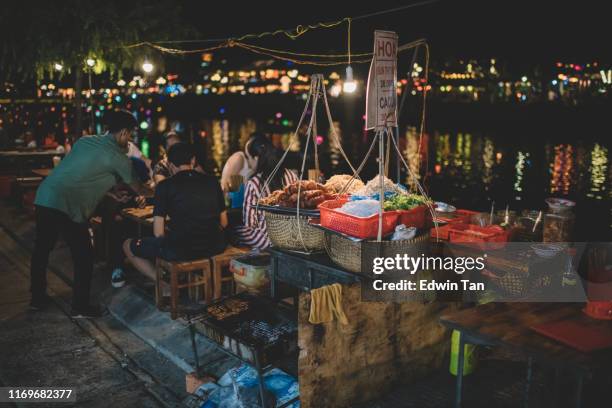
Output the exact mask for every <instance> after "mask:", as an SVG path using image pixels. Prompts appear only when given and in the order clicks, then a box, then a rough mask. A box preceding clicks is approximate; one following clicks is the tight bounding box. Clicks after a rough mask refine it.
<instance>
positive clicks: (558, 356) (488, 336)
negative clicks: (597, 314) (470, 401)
mask: <svg viewBox="0 0 612 408" xmlns="http://www.w3.org/2000/svg"><path fill="white" fill-rule="evenodd" d="M582 307H583V304H581V303H580V304H578V303H575V304H574V303H489V304H486V305H481V306H477V307H473V308H470V309H464V310H462V311H459V312H455V313H452V314H449V315H443V316H442V317H440V323H441V324H442V325H444V326H446V327H448V328H450V329H453V330H457V331H459V332H460V333H461V337H460V341H459V356H458V359H459V361H458V368H457V382H456V395H455V407H460V406H461V392H462V382H463V360H464V345H465V344H481V345H482V344H484V345H489V346H502V347H507V348H508V349H511V350H513V351H515V352H519V353H520V354H523V355H525V356H526V357H527V359H528V360H527V361H528V367H527V383H526V387H525V401H524V402H525V405H527V403H528V399H529V393H528V392H529V386H530V382H531V363H532V361H533V360H536V361H539V362H542V363H544V364H546V365H548V366H552V367H570V368H572V369H573V370H574V371H575V373H576V394H575V402H574V403H575V406H577V407H580V406H581V399H582V395H581V394H582V383H583V380H584V378H585V377H587V378H588V377H590V376H591V373H592V372H593V371H594V369H596V368H599V367H602V366H606V365H609V364H610V362H612V349H605V350H600V351H596V352H591V353H583V352H580V351H578V350H576V349H574V348H572V347H569V346H566V345H564V344H562V343H560V342H557V341H555V340H553V339H551V338H549V337H547V336H543V335H541V334H538V333H537V332H535V331H534V330H532V329H531V327H532V326H534V325H538V324H542V323H546V322H553V321H559V320H565V321H575V322H580V323H584V324H587V325H602V326H608V327H609V325H610V324H612V323H611V322H609V321H598V320H594V319H591V318H589V317H588V316H586V315H585V314H584V313H583V312H582V310H581V309H582Z"/></svg>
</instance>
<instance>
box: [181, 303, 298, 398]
mask: <svg viewBox="0 0 612 408" xmlns="http://www.w3.org/2000/svg"><path fill="white" fill-rule="evenodd" d="M190 320H191V323H192V324H193V325H194V326H195V328H196V329H197V330H198V331H199V332H201V333H202V334H204V335H205V336H206V337H208V338H209V339H211V340H212V341H214V342H215V343H217V344H218V345H219V346H220V348H221V350H223V351H225V352H227V353H229V354H231V355H233V356H234V357H236V358H238V359H240V360H242V361H244V362H245V363H247V364H250V365H252V366H253V367H255V369H256V370H257V373H258V376H259V391H260V395H261V401H262V406H263V407H265V400H264V392H263V390H264V387H263V373H264V372H266V371H267V370H268V369H270V368H272V366H273V364H277V363H279V362H281V361H284V360H286V359H287V356H295V355H296V353H297V315H296V311H295V309H293V308H291V307H289V306H287V305H283V304H281V303H276V302H273V301H272V300H270V299H267V298H263V297H256V296H253V295H251V294H248V293H239V294H236V295H233V296H227V297H225V298H222V299H220V300H218V301H215V302H213V303H211V304H209V305H208V306H207V307H206V308H205V309H204V311H203V312H202V313H200V314H198V315H196V316H192V317H191V319H190ZM291 374H293V375H297V373H291ZM289 402H292V401H289ZM289 402H288V403H289ZM284 405H286V404H284Z"/></svg>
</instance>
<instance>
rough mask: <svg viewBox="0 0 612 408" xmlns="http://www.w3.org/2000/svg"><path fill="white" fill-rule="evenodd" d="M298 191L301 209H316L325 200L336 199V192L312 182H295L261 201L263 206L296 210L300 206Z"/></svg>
mask: <svg viewBox="0 0 612 408" xmlns="http://www.w3.org/2000/svg"><path fill="white" fill-rule="evenodd" d="M298 189H299V190H300V197H299V198H300V199H299V202H300V208H304V209H315V208H317V206H318V205H319V204H321V203H322V202H323V201H325V200H332V199H334V198H336V195H335V194H334V191H333V190H331V189H328V188H326V187H325V186H324V185H322V184H319V183H317V182H314V181H311V180H303V181H301V182H300V181H295V182H293V183H291V184H290V185H288V186H287V187H285V188H284V189H282V190H276V191H274V192H272V193H271V194H270V195H269V196H267V197H265V198H263V199H261V200H260V201H259V203H260V204H262V205H271V206H273V205H278V206H280V207H289V208H296V207H297V205H298Z"/></svg>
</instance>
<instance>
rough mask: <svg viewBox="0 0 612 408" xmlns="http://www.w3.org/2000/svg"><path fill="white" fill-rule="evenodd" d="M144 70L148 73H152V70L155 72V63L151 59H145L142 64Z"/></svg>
mask: <svg viewBox="0 0 612 408" xmlns="http://www.w3.org/2000/svg"><path fill="white" fill-rule="evenodd" d="M142 70H143V71H144V72H146V73H147V74H150V73H151V72H153V64H151V63H150V62H149V61H145V62H144V63H143V64H142Z"/></svg>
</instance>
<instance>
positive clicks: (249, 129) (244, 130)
mask: <svg viewBox="0 0 612 408" xmlns="http://www.w3.org/2000/svg"><path fill="white" fill-rule="evenodd" d="M256 130H257V124H256V123H255V121H254V120H253V119H247V120H245V122H244V123H243V124H241V125H240V138H239V139H238V145H239V146H240V149H241V150H242V149H243V148H244V145H245V144H246V142H247V140H249V137H250V136H251V133H253V132H255V131H256Z"/></svg>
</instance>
